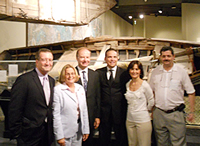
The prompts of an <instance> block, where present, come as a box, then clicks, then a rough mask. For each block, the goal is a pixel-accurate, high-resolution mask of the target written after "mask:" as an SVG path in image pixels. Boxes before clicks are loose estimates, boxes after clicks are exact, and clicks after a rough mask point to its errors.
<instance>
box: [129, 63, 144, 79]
mask: <svg viewBox="0 0 200 146" xmlns="http://www.w3.org/2000/svg"><path fill="white" fill-rule="evenodd" d="M135 64H137V65H138V68H139V69H140V78H141V79H142V78H143V77H144V70H143V66H142V63H141V62H140V61H138V60H134V61H131V62H130V63H129V65H128V68H127V71H128V72H129V70H130V69H132V68H133V66H134V65H135Z"/></svg>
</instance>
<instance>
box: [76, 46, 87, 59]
mask: <svg viewBox="0 0 200 146" xmlns="http://www.w3.org/2000/svg"><path fill="white" fill-rule="evenodd" d="M83 49H85V50H88V51H89V52H90V53H91V51H90V50H89V49H88V48H87V47H80V48H79V49H78V50H77V51H76V57H78V53H79V51H80V50H83Z"/></svg>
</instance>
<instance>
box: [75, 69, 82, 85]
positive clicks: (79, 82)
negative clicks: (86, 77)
mask: <svg viewBox="0 0 200 146" xmlns="http://www.w3.org/2000/svg"><path fill="white" fill-rule="evenodd" d="M76 70H77V72H78V75H79V76H80V74H79V70H78V67H77V66H76ZM77 83H78V84H80V85H83V84H82V81H81V77H80V78H79V80H78V81H77Z"/></svg>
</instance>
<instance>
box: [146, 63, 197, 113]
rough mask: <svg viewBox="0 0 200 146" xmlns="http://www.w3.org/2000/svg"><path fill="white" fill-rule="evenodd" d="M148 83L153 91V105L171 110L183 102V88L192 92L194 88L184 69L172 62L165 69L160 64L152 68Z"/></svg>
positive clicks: (188, 92) (189, 92)
mask: <svg viewBox="0 0 200 146" xmlns="http://www.w3.org/2000/svg"><path fill="white" fill-rule="evenodd" d="M149 84H150V86H151V88H152V90H153V91H154V92H155V106H156V107H158V108H160V109H163V110H171V109H173V108H175V107H176V106H179V105H180V104H181V103H184V99H183V97H184V90H186V92H187V94H192V93H194V92H195V89H194V87H193V85H192V82H191V80H190V78H189V76H188V73H187V72H186V70H185V69H183V68H181V67H180V66H178V65H177V64H174V65H173V67H172V68H171V70H169V71H166V70H165V69H164V68H163V66H162V65H160V66H158V67H157V68H156V69H154V70H153V72H152V74H151V78H150V81H149Z"/></svg>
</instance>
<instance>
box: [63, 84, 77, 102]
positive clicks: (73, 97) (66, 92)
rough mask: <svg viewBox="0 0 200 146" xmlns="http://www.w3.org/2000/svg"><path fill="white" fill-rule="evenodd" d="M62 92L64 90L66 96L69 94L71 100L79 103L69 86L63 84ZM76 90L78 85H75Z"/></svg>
mask: <svg viewBox="0 0 200 146" xmlns="http://www.w3.org/2000/svg"><path fill="white" fill-rule="evenodd" d="M61 90H63V91H64V92H65V94H67V95H68V97H69V98H70V99H72V100H73V101H74V102H75V103H77V98H76V95H75V96H74V94H73V93H71V91H69V89H68V87H67V85H63V84H61ZM75 90H76V85H75Z"/></svg>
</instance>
